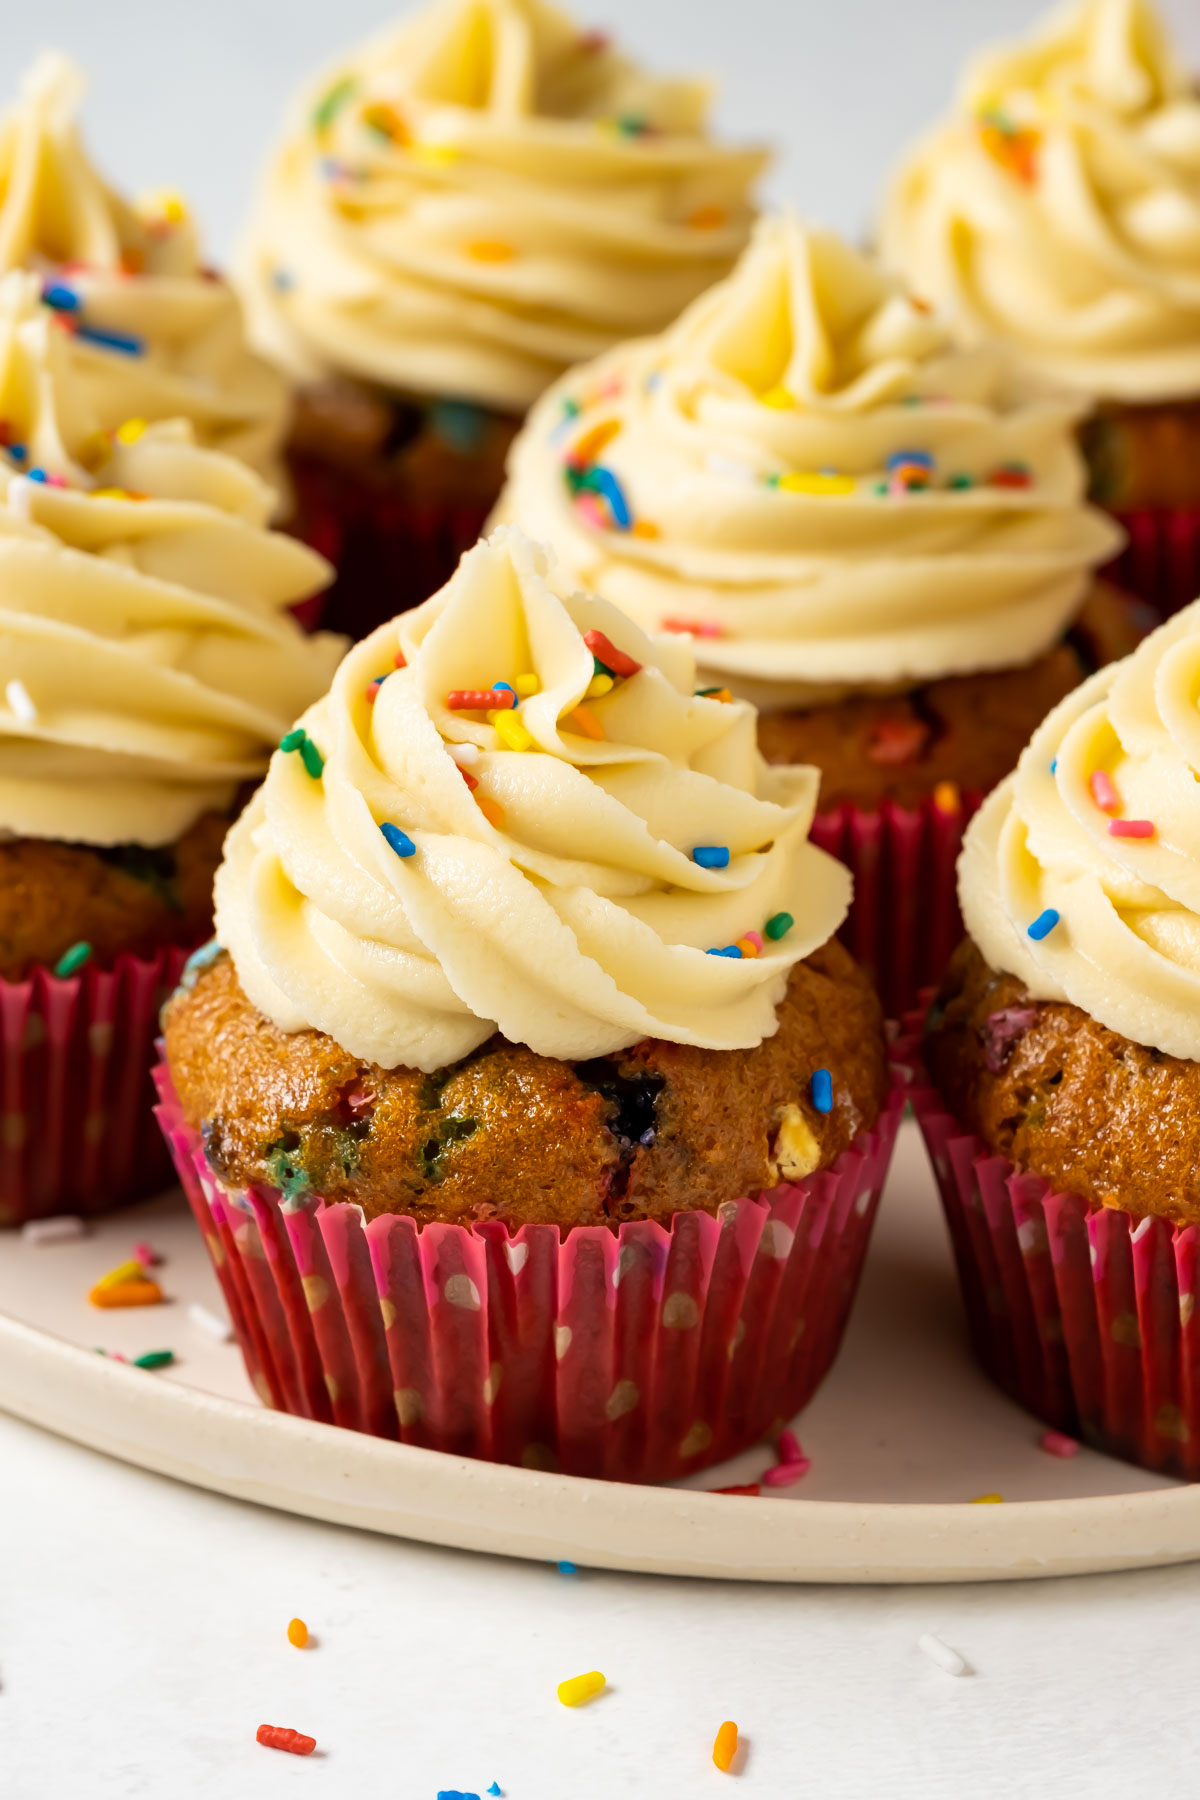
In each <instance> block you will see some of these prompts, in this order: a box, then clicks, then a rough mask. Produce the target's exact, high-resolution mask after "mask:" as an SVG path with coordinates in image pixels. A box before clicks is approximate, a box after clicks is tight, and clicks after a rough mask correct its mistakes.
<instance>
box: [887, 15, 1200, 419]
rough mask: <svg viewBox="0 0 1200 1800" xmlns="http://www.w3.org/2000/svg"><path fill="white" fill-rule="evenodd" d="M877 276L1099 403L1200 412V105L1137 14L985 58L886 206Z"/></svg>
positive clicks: (1061, 19)
mask: <svg viewBox="0 0 1200 1800" xmlns="http://www.w3.org/2000/svg"><path fill="white" fill-rule="evenodd" d="M882 242H883V248H884V253H885V255H886V256H887V257H888V259H889V260H890V261H892V262H894V263H895V264H896V266H897V267H899V268H901V269H903V270H904V271H905V273H906V274H907V275H908V277H909V278H910V279H911V280H912V282H913V283H914V285H915V286H916V287H917V289H918V291H919V292H921V293H923V294H926V295H928V297H929V298H930V299H931V300H934V301H936V302H938V303H939V304H941V305H944V306H945V307H946V308H947V309H948V310H949V311H950V312H951V313H952V314H953V315H954V316H955V317H956V319H957V320H958V321H959V323H960V325H961V328H962V330H963V332H964V333H965V334H966V335H967V336H968V337H969V338H971V339H973V340H977V339H981V338H997V339H1000V340H1002V341H1003V342H1005V343H1008V344H1011V345H1012V346H1013V348H1014V349H1015V350H1016V351H1018V352H1019V353H1020V354H1021V356H1022V357H1024V358H1025V359H1026V361H1027V362H1028V363H1029V364H1030V365H1031V366H1032V367H1034V368H1037V369H1039V370H1041V371H1042V372H1044V373H1045V374H1048V375H1050V376H1052V377H1053V378H1054V379H1055V380H1057V381H1061V382H1063V383H1066V384H1069V385H1070V386H1072V387H1074V388H1077V389H1082V390H1085V391H1086V392H1088V393H1090V394H1094V395H1097V396H1099V397H1101V398H1104V399H1109V400H1120V401H1134V402H1137V401H1162V400H1171V399H1178V398H1194V397H1196V396H1198V395H1200V93H1198V92H1197V90H1196V87H1195V85H1194V83H1193V82H1192V80H1191V79H1190V78H1189V75H1188V73H1187V71H1186V70H1185V69H1184V68H1183V66H1182V65H1181V64H1180V63H1179V62H1178V61H1177V59H1176V57H1175V56H1174V54H1173V53H1172V51H1171V48H1170V46H1169V44H1168V42H1167V38H1166V34H1165V31H1164V29H1163V26H1162V23H1161V21H1160V20H1159V17H1158V15H1157V14H1156V12H1155V11H1154V9H1153V7H1151V6H1150V5H1148V4H1147V3H1146V0H1077V3H1075V4H1072V5H1068V6H1066V7H1064V8H1062V9H1060V10H1058V11H1056V12H1055V13H1053V14H1052V15H1051V17H1050V18H1049V20H1048V21H1047V22H1046V24H1045V25H1044V27H1043V29H1042V30H1041V32H1040V33H1039V34H1037V35H1035V36H1034V37H1032V38H1030V39H1028V40H1026V41H1025V42H1023V43H1019V44H1017V45H1015V46H1012V47H1009V48H1004V49H999V50H994V51H991V52H989V53H987V54H985V55H982V56H980V57H979V58H978V59H977V60H976V61H975V63H974V64H973V66H972V67H971V69H970V70H969V72H968V74H967V78H966V80H965V82H964V84H963V88H962V92H961V96H960V100H959V105H958V109H957V112H956V114H955V116H954V117H953V118H952V119H951V120H950V121H949V122H948V123H946V124H944V125H942V126H940V127H938V129H936V130H935V131H934V132H932V133H931V134H930V135H929V136H928V137H927V138H926V139H925V140H924V142H922V143H921V144H919V145H918V146H917V148H916V149H915V151H914V152H913V153H912V155H911V156H910V158H909V159H908V161H907V162H906V163H905V165H904V166H903V168H902V169H901V172H900V175H899V177H898V179H897V180H896V182H895V184H894V186H893V188H892V190H891V193H890V195H889V197H888V200H887V203H886V206H885V211H884V217H883V222H882Z"/></svg>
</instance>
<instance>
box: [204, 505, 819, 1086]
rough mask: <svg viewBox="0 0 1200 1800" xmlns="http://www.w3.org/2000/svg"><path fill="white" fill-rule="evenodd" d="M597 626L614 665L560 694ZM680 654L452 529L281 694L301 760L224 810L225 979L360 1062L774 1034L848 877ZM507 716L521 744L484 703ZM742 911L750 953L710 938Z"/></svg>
mask: <svg viewBox="0 0 1200 1800" xmlns="http://www.w3.org/2000/svg"><path fill="white" fill-rule="evenodd" d="M595 631H599V632H600V633H602V634H603V635H604V636H605V637H606V638H607V639H608V640H609V643H610V644H611V645H615V646H616V649H617V651H618V652H621V653H624V655H625V656H626V657H629V658H631V659H632V660H633V662H634V663H636V664H637V665H639V667H638V668H637V669H636V670H635V671H634V672H632V673H628V674H627V675H626V676H625V677H623V678H619V679H618V680H617V682H616V684H615V686H613V687H612V688H611V691H609V692H607V693H605V694H603V695H601V696H599V697H596V698H593V699H591V700H588V701H586V702H585V705H586V707H587V708H588V712H587V715H586V717H585V719H583V720H581V718H580V716H579V714H578V713H577V711H576V709H577V708H578V706H579V705H580V703H581V702H582V701H584V696H585V694H586V693H587V691H588V688H589V684H591V683H592V682H593V651H592V649H591V648H589V646H588V644H587V643H585V641H584V636H585V633H590V632H595ZM603 648H604V647H603V646H602V649H603ZM397 651H399V653H400V659H401V661H403V662H405V663H406V666H405V667H403V668H400V669H397V670H395V672H392V671H393V668H394V663H395V661H396V653H397ZM693 674H694V670H693V662H692V656H691V653H690V650H689V648H688V647H687V645H686V644H684V643H682V642H679V641H672V640H667V639H650V638H647V637H645V636H644V635H643V634H642V633H641V632H640V631H638V630H637V628H636V627H635V626H633V625H632V624H631V623H630V622H629V621H628V620H627V619H625V618H623V617H622V615H621V614H620V613H618V612H617V611H615V609H614V608H612V607H610V606H608V605H606V604H605V603H604V602H603V601H601V600H598V599H595V598H594V597H592V596H589V595H585V594H582V593H579V592H576V591H572V589H571V588H570V587H569V586H568V585H567V584H565V583H564V582H563V581H562V579H561V577H560V576H559V575H558V574H557V572H556V571H555V570H554V569H553V567H552V566H551V564H550V562H549V559H548V557H547V555H546V553H545V552H544V551H543V550H541V549H540V548H539V547H537V546H534V545H532V544H531V543H529V542H528V540H527V539H525V538H524V537H523V536H521V535H520V534H518V533H509V532H507V531H500V532H497V533H496V534H495V535H494V536H493V537H491V538H490V539H488V540H486V541H484V542H483V543H481V544H479V545H477V546H476V548H475V549H474V550H472V551H470V552H468V554H467V555H466V557H464V559H463V561H462V563H461V564H460V566H459V569H458V571H457V573H456V574H455V576H454V577H453V579H452V580H451V581H450V582H449V584H448V585H447V586H446V587H445V588H443V589H442V591H441V592H440V593H439V594H436V595H435V596H434V597H433V599H431V600H429V601H427V602H426V603H425V605H424V606H421V607H419V608H418V609H417V610H416V611H415V612H410V613H406V614H404V615H403V616H402V617H401V618H399V619H397V620H395V621H393V622H392V623H391V624H388V625H384V626H382V627H381V628H380V629H379V630H378V631H376V632H375V633H374V634H373V635H372V636H371V637H369V638H367V639H365V640H364V641H363V642H362V643H361V644H359V645H356V646H355V648H354V649H352V650H351V651H350V653H349V655H348V656H347V657H346V660H345V662H344V663H343V664H342V666H341V668H340V669H339V670H338V673H337V675H336V677H335V678H334V683H333V688H332V691H331V692H330V694H329V695H328V697H327V698H326V699H324V700H321V701H319V702H318V703H317V705H316V706H314V707H312V708H311V709H310V711H309V712H308V713H307V714H306V715H305V717H304V719H303V720H302V721H301V728H302V730H303V731H304V732H305V733H306V734H307V742H308V743H309V744H310V745H315V747H316V751H317V753H318V758H319V759H320V758H323V768H321V769H320V772H319V774H317V775H315V776H314V774H313V772H312V770H311V769H310V768H309V767H308V766H306V765H305V763H304V761H303V760H302V757H301V755H299V754H294V753H290V752H289V753H283V752H281V753H280V754H278V755H276V756H275V757H274V759H273V760H272V763H271V769H270V773H269V774H268V776H267V779H266V782H265V783H264V785H263V787H262V788H261V789H260V791H259V793H258V794H257V795H256V796H255V798H254V800H253V801H252V803H251V805H250V806H249V808H248V809H247V811H246V813H245V814H244V815H243V817H242V818H241V820H240V821H239V822H238V824H237V825H236V826H235V828H234V829H233V831H232V832H231V833H230V835H229V839H228V842H227V844H226V860H225V862H224V864H223V865H222V867H221V870H220V872H219V874H218V877H217V890H216V891H217V931H218V935H219V938H220V941H221V943H222V944H224V945H225V946H226V948H227V949H228V950H229V951H230V953H231V955H232V957H233V960H234V963H235V965H236V968H237V972H238V976H239V979H240V981H241V983H242V986H243V987H244V988H245V990H246V993H247V994H248V995H249V997H250V999H251V1000H252V1001H253V1002H254V1004H255V1005H256V1006H257V1007H258V1008H259V1010H260V1011H262V1012H264V1013H265V1014H266V1015H267V1016H268V1017H269V1018H271V1019H273V1020H274V1022H275V1023H276V1024H277V1025H279V1026H280V1027H281V1028H282V1029H283V1030H286V1031H298V1030H301V1029H303V1028H305V1027H315V1028H316V1029H318V1030H320V1031H323V1032H325V1033H327V1034H328V1035H329V1036H331V1037H332V1038H334V1039H335V1040H336V1042H337V1043H339V1044H340V1045H341V1046H342V1047H343V1049H345V1050H347V1051H349V1053H350V1054H351V1055H353V1056H358V1057H362V1058H365V1059H367V1060H369V1061H372V1062H375V1063H378V1064H380V1065H381V1066H382V1067H384V1068H392V1067H395V1066H397V1065H400V1064H403V1065H404V1066H406V1067H409V1068H417V1069H423V1070H432V1069H437V1068H441V1067H444V1066H446V1065H447V1064H449V1063H453V1062H455V1061H456V1060H457V1059H458V1058H460V1057H462V1056H465V1055H467V1054H468V1053H469V1052H470V1051H471V1050H472V1049H474V1047H475V1046H476V1045H478V1044H480V1043H482V1042H484V1041H485V1040H486V1039H487V1038H488V1037H490V1036H491V1034H492V1033H493V1032H495V1031H497V1030H499V1031H501V1032H502V1033H503V1034H504V1035H505V1036H506V1037H507V1038H509V1039H510V1040H511V1041H512V1042H517V1043H524V1044H527V1045H529V1047H530V1048H531V1049H533V1050H535V1051H537V1052H538V1053H539V1054H542V1055H546V1056H555V1057H563V1058H585V1057H590V1056H598V1055H603V1054H606V1053H607V1052H610V1051H614V1050H619V1049H621V1048H623V1047H624V1046H626V1045H629V1044H632V1043H635V1042H637V1040H638V1039H640V1038H643V1037H659V1038H668V1039H672V1040H674V1041H675V1042H677V1043H684V1044H698V1045H703V1046H706V1047H708V1048H711V1049H723V1050H724V1049H735V1048H742V1047H749V1046H752V1045H755V1044H757V1043H759V1042H760V1041H761V1040H762V1039H763V1038H764V1037H769V1036H771V1035H772V1033H773V1032H774V1031H775V1029H776V1017H775V1008H776V1006H777V1005H778V1004H779V1002H780V1000H781V999H782V997H783V994H784V991H785V988H786V985H787V978H788V974H789V971H790V969H791V967H792V965H793V964H794V963H795V962H796V961H797V960H798V959H799V958H801V957H803V956H807V955H808V954H809V953H810V952H811V951H813V950H815V949H816V948H817V947H818V946H819V945H821V944H823V943H825V942H826V940H827V939H828V938H829V937H830V936H831V935H832V934H833V933H834V932H835V931H836V930H837V929H838V926H839V925H840V924H841V922H842V920H843V918H844V917H845V915H846V910H847V906H848V902H849V898H850V878H849V876H848V874H847V873H846V871H845V870H844V869H843V868H842V866H841V865H840V864H839V863H837V862H835V861H834V860H833V859H832V858H831V857H829V856H827V855H826V854H825V853H824V852H823V851H820V850H817V849H816V848H815V847H814V846H813V845H812V844H810V843H809V841H808V829H809V825H810V823H811V820H812V816H813V809H814V806H815V803H816V794H817V772H816V770H815V769H811V768H785V769H768V768H767V767H766V765H765V764H764V763H763V761H762V759H761V757H760V756H759V754H758V751H757V749H756V746H755V722H754V713H753V711H752V709H751V708H750V707H748V706H745V705H742V704H740V703H736V702H734V703H731V704H721V703H720V702H718V701H716V700H712V699H704V698H698V697H696V696H695V695H694V694H693V691H692V682H693ZM381 675H385V676H387V679H386V680H384V681H383V682H382V683H381V684H379V685H376V686H372V684H373V683H375V682H376V681H377V678H378V677H379V676H381ZM522 677H536V678H537V680H536V687H537V691H536V692H535V693H532V694H530V695H529V697H527V698H523V699H522V700H521V701H520V705H519V711H518V712H517V713H515V714H512V715H511V716H510V715H506V714H503V713H499V712H494V713H491V714H485V713H483V712H482V711H479V710H461V709H460V710H455V709H452V708H451V707H450V706H449V704H448V700H449V698H450V697H451V696H454V697H455V698H456V700H457V699H459V694H458V692H456V691H457V690H464V689H465V690H468V697H469V698H470V697H474V698H476V699H477V698H478V693H477V692H476V693H474V694H471V693H470V691H471V690H479V689H480V688H489V687H491V685H492V684H493V683H494V682H496V681H498V680H505V681H507V682H508V683H509V684H510V685H513V686H514V691H516V689H518V688H522V689H523V688H526V687H528V686H532V685H535V684H534V683H533V682H527V681H524V680H522V679H520V678H522ZM600 685H601V686H603V685H604V680H603V678H602V679H601V681H600ZM371 695H375V696H377V697H375V698H374V699H373V700H372V698H371ZM506 718H507V719H510V722H511V723H517V724H519V726H520V727H521V729H522V731H523V732H524V733H525V734H526V736H527V738H528V740H529V743H528V747H526V748H521V749H518V748H511V747H508V746H506V743H505V741H504V739H503V738H502V736H501V735H500V733H499V731H498V729H497V727H496V725H495V723H493V722H488V720H495V719H506ZM585 723H586V726H587V727H588V729H585ZM597 727H598V732H597ZM314 767H319V762H318V764H315V765H314ZM464 769H465V770H466V773H467V775H468V776H469V777H470V781H471V783H474V784H475V785H474V787H472V786H470V785H469V783H468V781H466V780H464V775H463V771H464ZM395 828H399V830H400V831H401V832H402V833H404V834H405V837H406V839H407V844H408V847H409V853H406V854H398V853H397V851H396V849H394V848H393V847H392V844H391V843H390V842H389V840H388V836H387V835H386V834H387V833H389V832H392V831H393V830H394V829H395ZM697 847H702V848H703V847H715V848H717V849H718V850H724V851H725V852H727V853H728V855H727V864H726V866H724V867H720V866H702V863H701V862H698V861H697V860H696V859H695V857H694V855H693V852H694V851H695V850H696V849H697ZM403 848H404V846H403V844H401V849H402V850H403ZM720 860H721V859H720V857H719V856H718V857H717V858H715V859H713V858H706V859H705V861H706V862H709V863H713V862H715V863H719V862H720ZM784 912H786V913H790V914H791V915H792V916H793V919H794V923H793V924H792V925H791V928H790V930H787V931H786V932H785V934H784V935H782V936H777V937H772V935H771V933H770V932H764V927H765V925H766V923H767V921H768V920H776V922H778V920H777V915H779V914H780V913H784ZM750 931H753V932H756V933H757V934H758V940H759V945H760V953H759V954H757V955H752V954H746V955H744V956H740V957H739V956H738V955H737V953H736V951H734V952H733V953H732V954H730V953H729V951H730V946H732V945H734V944H736V943H737V941H738V940H745V934H746V933H747V932H750ZM747 942H748V940H747ZM752 947H753V946H751V948H752ZM721 948H724V949H725V952H726V953H725V954H723V955H709V954H706V952H708V951H710V950H713V949H721Z"/></svg>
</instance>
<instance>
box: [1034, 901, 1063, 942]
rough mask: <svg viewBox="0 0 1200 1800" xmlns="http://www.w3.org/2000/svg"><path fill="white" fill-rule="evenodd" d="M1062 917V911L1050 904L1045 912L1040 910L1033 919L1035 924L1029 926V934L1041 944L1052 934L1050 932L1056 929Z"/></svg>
mask: <svg viewBox="0 0 1200 1800" xmlns="http://www.w3.org/2000/svg"><path fill="white" fill-rule="evenodd" d="M1061 917H1062V914H1061V913H1058V912H1056V911H1055V910H1054V908H1053V907H1052V906H1048V907H1047V908H1046V910H1045V912H1040V913H1039V914H1038V916H1037V918H1036V919H1035V920H1034V921H1033V924H1032V925H1031V926H1030V927H1029V936H1030V937H1031V938H1032V939H1033V940H1034V942H1035V943H1038V944H1040V943H1041V941H1042V939H1043V938H1044V937H1049V936H1050V933H1051V932H1052V931H1053V930H1054V927H1055V926H1056V925H1057V924H1058V921H1059V919H1060V918H1061Z"/></svg>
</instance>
